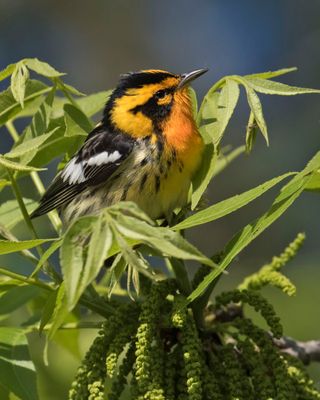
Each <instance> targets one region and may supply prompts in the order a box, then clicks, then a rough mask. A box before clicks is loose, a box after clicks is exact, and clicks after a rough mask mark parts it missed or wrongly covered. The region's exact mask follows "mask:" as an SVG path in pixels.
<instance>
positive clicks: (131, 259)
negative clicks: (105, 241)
mask: <svg viewBox="0 0 320 400" xmlns="http://www.w3.org/2000/svg"><path fill="white" fill-rule="evenodd" d="M113 233H114V235H115V238H116V240H117V243H118V245H119V247H120V249H121V254H122V256H123V258H124V260H125V265H128V266H129V267H130V268H131V269H133V270H135V271H138V272H140V273H142V274H144V275H146V276H147V277H148V278H150V279H155V276H156V275H155V273H154V271H153V270H152V269H151V267H150V265H149V263H148V262H147V261H146V260H145V259H144V258H143V257H142V256H140V255H139V253H137V252H136V251H134V250H133V249H132V248H131V247H130V245H129V244H128V243H127V241H126V240H125V239H124V238H123V237H122V235H121V234H120V233H121V231H120V230H118V227H116V228H115V229H113ZM122 266H124V264H122ZM118 272H120V271H118ZM130 272H131V273H132V271H130ZM130 275H131V274H129V273H128V279H130V278H129V276H130ZM129 282H130V280H128V283H129ZM127 289H128V292H129V293H130V284H128V287H127Z"/></svg>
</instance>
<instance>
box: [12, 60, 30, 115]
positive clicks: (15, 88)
mask: <svg viewBox="0 0 320 400" xmlns="http://www.w3.org/2000/svg"><path fill="white" fill-rule="evenodd" d="M28 79H29V71H28V69H27V68H26V66H25V65H24V64H23V63H22V62H19V63H17V64H16V66H15V69H14V71H13V73H12V75H11V86H10V87H11V92H12V95H13V97H14V98H15V100H16V101H17V102H18V103H19V104H20V105H21V107H22V108H23V106H24V95H25V90H26V83H27V80H28Z"/></svg>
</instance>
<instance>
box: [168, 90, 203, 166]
mask: <svg viewBox="0 0 320 400" xmlns="http://www.w3.org/2000/svg"><path fill="white" fill-rule="evenodd" d="M162 132H163V135H164V137H165V140H166V142H167V144H168V146H169V147H171V148H172V149H174V150H175V151H176V153H177V155H178V157H179V158H180V159H181V161H182V162H183V163H184V165H185V166H186V168H188V167H189V168H190V170H194V169H195V168H196V167H197V166H198V164H199V162H200V158H201V154H202V150H203V140H202V137H201V135H200V134H199V131H198V128H197V125H196V123H195V120H194V118H193V112H192V106H191V101H190V98H189V95H188V89H183V90H181V91H179V92H177V93H176V94H175V102H174V105H173V107H172V110H171V113H170V117H169V119H168V120H166V121H165V122H164V124H163V126H162Z"/></svg>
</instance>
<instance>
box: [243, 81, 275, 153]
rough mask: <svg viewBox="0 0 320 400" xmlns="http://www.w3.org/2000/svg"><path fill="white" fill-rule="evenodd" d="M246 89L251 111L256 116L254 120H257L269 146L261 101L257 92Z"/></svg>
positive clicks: (247, 87) (246, 87)
mask: <svg viewBox="0 0 320 400" xmlns="http://www.w3.org/2000/svg"><path fill="white" fill-rule="evenodd" d="M245 89H246V92H247V99H248V103H249V106H250V109H251V111H252V114H253V115H254V119H255V121H256V123H257V125H258V127H259V129H260V131H261V133H262V135H263V137H264V138H265V140H266V142H267V145H268V146H269V137H268V130H267V124H266V121H265V119H264V116H263V112H262V105H261V102H260V100H259V97H258V96H257V94H256V93H255V91H254V90H253V89H251V88H250V87H249V86H245Z"/></svg>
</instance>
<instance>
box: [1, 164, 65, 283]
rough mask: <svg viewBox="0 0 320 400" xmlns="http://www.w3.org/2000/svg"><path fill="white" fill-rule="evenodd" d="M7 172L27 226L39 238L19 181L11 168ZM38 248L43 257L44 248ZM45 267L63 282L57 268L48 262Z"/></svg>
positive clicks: (52, 276)
mask: <svg viewBox="0 0 320 400" xmlns="http://www.w3.org/2000/svg"><path fill="white" fill-rule="evenodd" d="M7 173H8V176H9V179H10V181H11V187H12V190H13V193H14V195H15V197H16V199H17V202H18V204H19V208H20V210H21V213H22V215H23V218H24V220H25V223H26V225H27V227H28V228H29V230H30V232H31V235H32V237H33V238H34V239H38V235H37V232H36V230H35V228H34V226H33V224H32V221H31V219H30V216H29V214H28V210H27V209H26V206H25V204H24V202H23V198H22V195H21V193H20V189H19V187H18V185H17V182H16V180H15V178H14V176H13V174H12V172H11V171H10V170H9V169H7ZM36 249H37V252H38V254H39V257H40V258H41V256H42V255H43V250H42V248H41V247H40V246H37V247H36ZM44 269H45V272H46V273H47V274H48V276H50V278H51V279H53V281H54V282H56V283H59V282H61V277H60V275H59V274H58V273H57V272H56V271H55V269H54V268H53V267H52V266H51V265H50V264H49V263H48V262H46V263H44Z"/></svg>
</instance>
